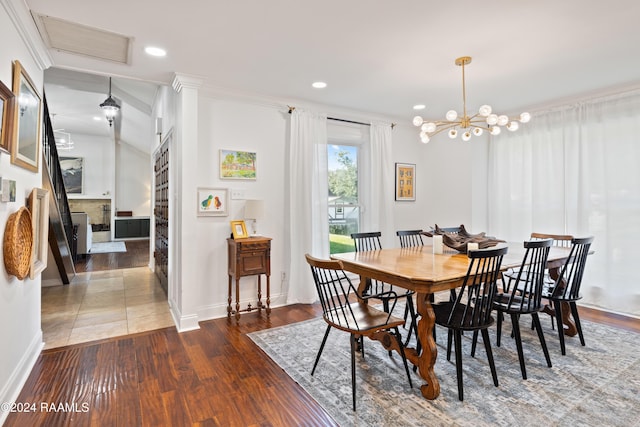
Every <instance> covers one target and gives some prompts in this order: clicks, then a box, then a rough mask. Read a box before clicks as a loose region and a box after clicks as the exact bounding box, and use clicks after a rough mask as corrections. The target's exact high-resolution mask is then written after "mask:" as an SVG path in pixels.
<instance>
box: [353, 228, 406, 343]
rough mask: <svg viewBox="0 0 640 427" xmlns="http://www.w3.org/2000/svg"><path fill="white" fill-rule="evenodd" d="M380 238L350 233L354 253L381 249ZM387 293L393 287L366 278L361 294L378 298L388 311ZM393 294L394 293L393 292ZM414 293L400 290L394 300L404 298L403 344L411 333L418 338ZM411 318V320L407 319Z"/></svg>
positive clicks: (372, 233) (370, 234) (376, 232)
mask: <svg viewBox="0 0 640 427" xmlns="http://www.w3.org/2000/svg"><path fill="white" fill-rule="evenodd" d="M381 237H382V233H381V232H380V231H372V232H364V233H352V234H351V238H352V239H353V242H354V245H355V250H356V252H363V251H375V250H380V249H382V243H381V242H380V238H381ZM388 291H394V288H393V285H391V284H389V283H386V282H382V281H380V280H375V279H370V278H367V283H366V286H365V290H364V292H363V294H362V295H363V296H378V299H380V300H381V301H382V306H383V307H384V311H387V312H388V311H389V301H390V299H389V297H387V296H385V295H386V293H387V292H388ZM394 294H395V292H394ZM414 294H415V292H414V291H409V290H406V289H402V293H401V294H400V295H397V294H396V297H395V298H406V305H405V310H404V319H405V321H406V320H409V333H408V336H407V339H406V341H405V342H407V343H408V342H409V338H410V337H411V333H412V332H415V335H416V337H417V336H418V326H417V325H418V323H417V320H416V310H415V305H414V303H413V295H414ZM409 317H411V319H409Z"/></svg>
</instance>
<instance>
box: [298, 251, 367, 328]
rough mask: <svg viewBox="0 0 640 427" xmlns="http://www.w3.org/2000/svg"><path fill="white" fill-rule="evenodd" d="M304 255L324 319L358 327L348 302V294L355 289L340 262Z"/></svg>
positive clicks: (343, 325)
mask: <svg viewBox="0 0 640 427" xmlns="http://www.w3.org/2000/svg"><path fill="white" fill-rule="evenodd" d="M305 256H306V259H307V263H308V264H309V266H310V267H311V274H312V275H313V280H314V282H315V286H316V291H317V292H318V298H319V299H320V305H321V306H322V313H323V316H324V318H325V320H326V321H327V322H329V323H331V324H334V325H337V326H340V327H343V328H348V329H356V330H357V329H359V326H358V321H357V320H356V317H355V315H354V313H353V309H352V308H351V305H350V302H349V296H350V295H351V294H352V293H353V294H356V291H355V288H354V286H353V284H352V283H351V281H350V280H349V278H348V277H347V275H346V274H345V272H344V270H343V269H342V263H341V262H340V261H333V260H331V261H328V260H320V259H317V258H314V257H312V256H311V255H309V254H307V255H305Z"/></svg>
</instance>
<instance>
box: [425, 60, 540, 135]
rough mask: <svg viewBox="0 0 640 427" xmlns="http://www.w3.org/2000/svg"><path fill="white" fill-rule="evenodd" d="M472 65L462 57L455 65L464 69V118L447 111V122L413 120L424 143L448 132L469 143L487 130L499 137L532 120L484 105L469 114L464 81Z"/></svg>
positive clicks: (529, 117)
mask: <svg viewBox="0 0 640 427" xmlns="http://www.w3.org/2000/svg"><path fill="white" fill-rule="evenodd" d="M470 63H471V57H470V56H462V57H460V58H458V59H456V61H455V64H456V65H458V66H460V67H462V116H458V113H457V112H456V111H455V110H449V111H447V114H446V115H445V118H446V120H433V121H432V120H424V119H423V118H422V117H420V116H416V117H414V118H413V124H414V125H415V126H419V127H420V130H421V132H420V140H421V141H422V142H423V143H425V144H426V143H427V142H429V141H430V139H431V137H432V136H434V135H437V134H439V133H440V132H444V131H446V130H448V132H447V134H448V135H449V138H451V139H454V138H456V137H457V136H458V133H462V140H463V141H469V140H470V139H471V135H475V136H480V135H482V133H483V132H484V131H485V130H487V131H488V132H489V133H490V134H491V135H499V134H500V131H501V128H502V127H503V126H505V127H506V128H507V129H508V130H510V131H516V130H518V127H519V126H520V125H519V123H527V122H528V121H529V120H530V119H531V115H530V114H529V113H522V114H520V117H518V118H510V117H508V116H506V115H503V114H502V115H498V114H495V113H493V112H492V110H491V106H489V105H483V106H481V107H480V108H479V109H478V112H477V113H476V114H474V115H472V116H469V115H468V114H467V94H466V87H465V81H464V66H465V65H468V64H470Z"/></svg>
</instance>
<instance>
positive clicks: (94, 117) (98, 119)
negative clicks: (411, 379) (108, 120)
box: [93, 116, 103, 122]
mask: <svg viewBox="0 0 640 427" xmlns="http://www.w3.org/2000/svg"><path fill="white" fill-rule="evenodd" d="M102 119H103V117H98V116H93V120H95V121H96V122H98V121H101V120H102Z"/></svg>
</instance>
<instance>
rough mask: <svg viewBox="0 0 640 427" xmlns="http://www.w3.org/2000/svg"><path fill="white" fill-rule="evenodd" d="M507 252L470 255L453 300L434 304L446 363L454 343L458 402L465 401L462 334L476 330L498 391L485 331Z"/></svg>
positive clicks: (478, 252)
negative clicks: (444, 335) (444, 341)
mask: <svg viewBox="0 0 640 427" xmlns="http://www.w3.org/2000/svg"><path fill="white" fill-rule="evenodd" d="M507 250H508V248H507V247H502V248H491V249H482V250H472V251H469V254H468V257H469V260H470V262H469V268H468V270H467V274H466V277H465V278H464V281H463V283H462V286H461V287H460V288H459V289H457V290H456V291H457V292H456V297H455V299H453V300H451V301H446V302H442V303H437V304H433V311H434V313H435V317H436V324H437V325H440V326H444V327H446V328H448V340H447V341H448V342H447V360H451V338H452V335H453V337H454V339H455V353H456V375H457V378H458V398H459V399H460V400H463V399H464V391H463V385H462V331H477V330H479V331H480V332H481V333H482V340H483V341H484V346H485V350H486V352H487V359H488V360H489V367H490V368H491V376H492V377H493V384H494V385H495V386H496V387H498V375H497V373H496V366H495V363H494V361H493V353H492V351H491V342H490V341H489V332H488V331H487V329H488V328H489V327H490V326H491V325H492V324H493V322H494V319H493V317H492V316H491V311H492V310H493V300H494V297H495V294H496V290H497V281H498V278H499V276H500V265H501V263H502V258H503V257H504V255H505V254H506V253H507Z"/></svg>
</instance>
